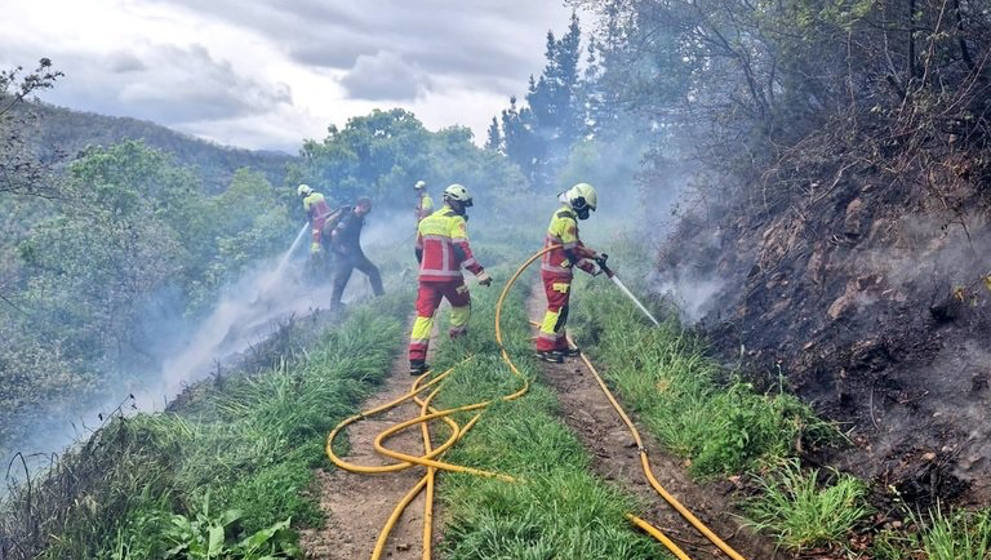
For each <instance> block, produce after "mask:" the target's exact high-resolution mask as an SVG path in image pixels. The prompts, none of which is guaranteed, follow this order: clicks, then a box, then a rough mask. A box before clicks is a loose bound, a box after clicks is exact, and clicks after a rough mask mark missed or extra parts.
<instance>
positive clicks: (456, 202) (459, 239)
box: [409, 184, 492, 375]
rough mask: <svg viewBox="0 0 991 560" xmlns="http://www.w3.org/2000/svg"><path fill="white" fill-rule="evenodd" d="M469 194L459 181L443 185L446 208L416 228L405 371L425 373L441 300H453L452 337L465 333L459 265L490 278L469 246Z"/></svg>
mask: <svg viewBox="0 0 991 560" xmlns="http://www.w3.org/2000/svg"><path fill="white" fill-rule="evenodd" d="M471 205H472V201H471V195H469V194H468V189H466V188H465V187H464V186H463V185H458V184H453V185H451V186H449V187H447V188H446V189H444V206H443V207H442V208H441V209H440V210H438V211H436V212H434V213H433V214H431V215H429V216H427V217H426V218H424V219H423V220H422V221H421V222H420V225H419V227H418V229H417V235H416V260H417V261H418V262H419V263H420V281H419V290H418V292H417V296H416V321H415V322H414V323H413V332H412V334H411V335H410V342H409V371H410V374H412V375H419V374H422V373H424V372H426V371H427V370H428V369H429V366H427V364H426V359H427V346H428V344H429V342H430V331H431V330H432V329H433V324H434V313H435V312H436V311H437V306H438V305H440V301H441V298H446V299H447V301H448V302H449V303H450V304H451V329H450V331H449V332H448V334H449V335H450V337H451V338H457V337H459V336H462V335H464V334H465V333H466V332H467V331H468V317H469V316H470V315H471V298H470V296H469V294H468V286H466V285H465V279H464V276H463V275H462V274H461V268H462V267H464V268H467V269H468V270H470V271H471V272H472V274H474V275H475V277H476V278H478V283H479V284H481V285H483V286H488V285H490V284H492V278H491V277H490V276H489V274H488V273H487V272H485V270H484V269H483V268H482V265H480V264H479V263H478V261H477V260H475V257H474V256H473V255H472V253H471V247H470V246H469V245H468V229H467V223H466V214H465V213H466V211H467V209H468V208H469V207H470V206H471Z"/></svg>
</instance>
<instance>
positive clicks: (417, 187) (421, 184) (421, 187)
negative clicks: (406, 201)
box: [413, 181, 427, 190]
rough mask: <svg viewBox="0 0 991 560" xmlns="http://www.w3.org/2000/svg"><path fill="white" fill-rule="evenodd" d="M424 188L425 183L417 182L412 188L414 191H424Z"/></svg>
mask: <svg viewBox="0 0 991 560" xmlns="http://www.w3.org/2000/svg"><path fill="white" fill-rule="evenodd" d="M426 187H427V182H426V181H417V182H416V184H415V185H413V188H414V189H416V190H421V189H425V188H426Z"/></svg>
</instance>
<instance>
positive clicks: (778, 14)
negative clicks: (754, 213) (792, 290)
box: [574, 0, 991, 206]
mask: <svg viewBox="0 0 991 560" xmlns="http://www.w3.org/2000/svg"><path fill="white" fill-rule="evenodd" d="M574 4H576V5H580V6H583V7H586V8H588V9H590V10H592V11H594V12H595V13H596V15H597V17H598V30H597V32H596V37H595V43H596V45H597V53H598V55H599V56H598V58H599V66H600V72H599V77H598V79H597V81H596V88H597V89H598V90H599V91H600V92H601V96H602V98H603V99H607V100H610V102H612V103H618V104H620V105H622V106H624V107H625V108H626V109H627V110H629V111H630V112H632V113H634V114H637V115H640V118H641V119H644V120H647V121H649V122H652V123H653V124H654V125H655V126H657V127H661V128H666V129H671V130H677V131H678V133H679V136H680V138H681V141H682V143H684V144H685V145H689V146H692V149H691V150H690V154H689V155H688V157H690V158H691V159H692V160H693V161H697V162H700V163H702V164H703V165H704V167H705V168H707V169H710V170H714V171H717V172H718V173H719V174H720V176H721V180H717V181H713V185H712V187H711V190H713V191H714V193H713V194H715V195H717V196H718V193H721V192H725V190H726V188H727V186H734V185H740V186H742V187H743V188H744V192H743V193H742V194H744V195H747V196H749V197H750V198H751V199H752V202H753V203H761V204H764V205H765V206H766V205H767V204H768V203H769V202H770V203H779V202H782V201H787V200H788V199H789V198H790V197H794V196H800V195H801V194H803V193H802V192H801V190H800V188H799V187H803V186H805V185H808V184H809V183H813V184H814V183H815V182H816V181H821V180H822V177H821V176H822V175H824V174H835V173H836V171H837V169H840V168H843V167H844V166H845V165H853V164H856V165H858V166H862V168H863V169H875V168H880V169H881V170H886V172H887V173H889V174H890V177H891V180H893V181H895V182H904V181H909V180H921V181H924V179H921V178H919V177H917V175H916V174H917V173H928V172H929V171H930V170H932V169H933V168H934V167H935V168H939V169H942V168H950V169H955V168H956V167H955V166H958V165H959V164H960V163H959V161H960V160H961V159H968V156H967V154H971V155H972V158H976V159H975V163H974V164H973V165H967V173H966V174H965V175H966V176H960V175H959V174H957V175H956V176H954V174H953V173H951V172H947V173H945V174H942V176H941V178H940V179H938V180H935V181H934V182H935V183H936V184H935V185H932V186H930V187H929V189H930V190H931V191H933V192H932V193H931V194H933V195H935V196H939V197H941V198H943V200H944V202H946V203H947V204H952V203H953V202H954V201H953V200H952V197H951V196H949V195H947V194H945V193H947V192H948V191H950V190H951V188H952V185H953V183H955V182H958V181H960V180H961V179H963V180H968V178H970V179H979V177H982V176H984V174H986V173H987V172H988V167H987V165H986V163H985V162H984V160H983V158H979V157H976V156H974V154H978V153H979V152H980V151H981V150H982V149H984V147H985V146H987V144H988V142H989V140H991V136H989V131H991V128H989V120H988V119H989V118H991V112H989V109H991V105H989V103H988V99H989V96H988V95H987V88H988V81H987V71H988V68H987V62H988V57H987V53H988V52H989V49H991V14H989V13H988V12H987V10H984V9H982V8H980V7H979V6H978V4H975V3H973V2H959V1H956V2H955V1H948V0H913V1H912V2H911V3H910V4H909V5H907V6H906V4H905V3H904V2H896V1H888V0H885V1H879V0H840V1H835V2H823V1H819V0H788V1H785V2H749V1H745V0H731V1H723V0H708V1H701V2H700V1H690V0H677V1H673V2H664V3H657V2H651V1H647V0H576V1H574ZM906 30H908V31H906ZM660 157H663V156H662V155H661V156H660ZM895 161H897V163H894V162H895ZM950 169H948V171H949V170H950ZM907 171H912V173H907ZM957 171H959V169H957ZM662 175H663V170H662V171H661V173H659V175H658V177H660V176H662ZM930 181H931V182H932V181H933V180H932V178H931V177H930ZM977 182H978V184H979V183H980V181H977ZM727 184H728V185H727ZM805 194H807V193H805Z"/></svg>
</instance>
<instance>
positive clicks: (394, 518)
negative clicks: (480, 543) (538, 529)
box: [326, 247, 745, 560]
mask: <svg viewBox="0 0 991 560" xmlns="http://www.w3.org/2000/svg"><path fill="white" fill-rule="evenodd" d="M554 248H555V247H548V248H545V249H543V250H541V251H539V252H537V253H536V254H534V255H533V256H531V257H530V258H529V259H527V260H526V261H525V262H524V263H523V264H522V265H520V267H519V268H518V269H517V270H516V272H515V273H514V274H513V276H512V277H511V278H510V279H509V281H508V282H506V285H505V286H504V287H503V290H502V292H501V293H500V295H499V299H498V302H497V303H496V308H495V335H496V342H497V343H498V344H499V350H500V354H501V355H502V359H503V361H504V362H505V363H506V365H507V366H508V367H509V369H510V371H511V372H512V373H513V375H515V376H516V377H518V378H520V380H521V381H522V382H523V384H522V387H521V388H520V389H519V390H517V391H516V392H514V393H512V394H509V395H504V396H502V397H500V398H499V399H490V400H487V401H482V402H478V403H473V404H468V405H464V406H460V407H455V408H450V409H445V410H437V409H435V408H434V407H432V406H430V402H431V401H432V400H433V398H434V397H436V395H437V394H438V393H439V392H440V389H441V387H440V386H439V385H440V383H441V381H443V380H444V379H446V378H447V377H448V376H449V375H450V374H451V373H452V372H453V371H454V370H455V369H456V367H457V366H455V367H454V368H451V369H448V370H447V371H445V372H443V373H441V374H440V375H437V376H436V377H434V378H432V379H430V380H429V381H427V382H426V383H423V384H422V385H421V383H422V382H423V381H424V380H426V379H427V378H428V377H430V375H431V373H430V372H428V373H426V374H424V375H422V376H420V377H418V378H417V379H416V381H415V382H414V383H413V386H412V388H411V390H410V391H409V392H408V393H406V394H404V395H402V396H400V397H398V398H396V399H393V400H392V401H390V402H388V403H385V404H383V405H380V406H377V407H374V408H372V409H370V410H366V411H363V412H361V413H359V414H356V415H354V416H351V417H350V418H347V419H345V420H343V421H342V422H341V423H340V424H338V425H337V426H336V427H334V429H333V430H331V432H330V433H329V434H328V436H327V442H326V453H327V456H328V457H329V458H330V460H331V462H333V463H334V464H335V465H337V466H338V467H340V468H342V469H344V470H347V471H351V472H356V473H364V474H378V473H386V472H395V471H401V470H404V469H407V468H410V467H412V466H414V465H419V466H422V467H425V468H426V474H424V476H423V477H422V478H420V480H419V481H418V482H417V483H416V484H414V485H413V487H412V488H410V490H409V491H408V492H407V493H406V495H405V496H403V498H402V499H401V500H400V501H399V503H398V504H396V507H395V508H394V509H393V511H392V513H391V514H390V516H389V519H388V520H387V521H386V523H385V525H384V526H383V527H382V530H381V531H380V532H379V536H378V540H377V541H376V544H375V549H374V551H373V552H372V556H371V558H372V560H379V559H380V558H381V557H382V554H383V551H384V549H385V545H386V542H387V541H388V537H389V534H390V533H391V532H392V529H393V527H394V526H395V524H396V523H397V522H398V520H399V518H400V516H401V515H402V513H403V511H404V510H405V509H406V507H407V506H408V505H409V504H410V503H411V502H412V501H413V500H414V499H415V498H416V497H417V495H419V493H420V492H422V491H423V490H424V489H426V491H427V496H426V501H425V504H424V517H423V519H424V524H423V556H422V557H423V559H424V560H429V559H430V557H431V544H432V542H431V541H432V532H433V531H432V525H433V493H434V481H435V476H436V471H437V470H438V469H440V470H446V471H451V472H462V473H467V474H472V475H475V476H482V477H487V478H498V479H500V480H504V481H506V482H517V480H516V479H514V478H513V477H511V476H508V475H505V474H500V473H494V472H490V471H484V470H481V469H475V468H472V467H467V466H463V465H456V464H453V463H448V462H445V461H441V460H439V459H440V458H441V457H442V456H443V455H444V453H445V452H446V451H447V450H448V449H450V448H451V447H452V446H453V445H454V444H455V443H457V442H458V440H460V439H461V438H462V437H464V435H465V433H467V432H468V430H470V429H471V428H472V427H473V426H474V425H475V424H476V423H477V422H478V420H479V418H481V412H476V414H475V415H474V416H473V417H472V418H471V419H470V420H469V421H468V422H467V423H466V424H465V425H464V427H461V426H459V425H458V424H457V422H455V421H454V420H453V419H452V418H450V416H451V415H453V414H456V413H459V412H469V411H481V410H483V409H484V408H486V407H487V406H488V405H490V404H492V403H493V402H495V401H496V400H504V401H511V400H514V399H517V398H519V397H521V396H523V395H524V394H526V392H527V391H528V390H529V381H528V380H527V379H526V376H524V375H523V374H522V372H520V370H519V368H517V367H516V364H515V363H513V361H512V359H511V358H510V357H509V352H508V351H507V350H506V347H505V344H504V343H503V337H502V326H501V319H502V308H503V304H504V303H505V300H506V297H507V295H508V294H509V290H510V289H511V288H512V287H513V285H514V284H515V283H516V281H517V280H518V279H519V277H520V276H521V275H522V274H523V272H524V271H525V270H526V269H527V268H528V267H529V266H530V265H531V264H533V262H534V261H536V260H537V259H538V258H540V257H541V256H542V255H543V254H544V253H546V252H548V251H550V250H552V249H554ZM568 342H569V344H572V345H574V343H573V341H572V340H571V338H570V337H569V338H568ZM581 358H582V361H583V362H584V363H585V365H586V366H587V367H588V368H589V370H590V371H591V372H592V374H593V375H594V376H595V378H596V381H597V382H598V384H599V387H601V388H602V391H603V392H604V393H605V395H606V397H607V398H608V399H609V402H610V404H612V406H613V408H614V409H615V410H616V412H617V413H618V414H619V415H620V417H621V418H622V419H623V422H624V423H625V424H626V426H627V428H629V430H630V433H631V434H632V436H633V439H634V441H635V442H636V444H637V448H638V450H639V452H640V464H641V467H642V468H643V471H644V475H645V476H646V477H647V480H648V482H649V483H650V485H651V486H652V487H653V488H654V490H655V491H657V493H658V494H660V496H661V497H662V498H664V500H665V501H666V502H667V503H668V504H670V505H671V506H672V507H673V508H674V509H675V510H676V511H678V513H679V514H681V515H682V517H684V518H685V520H687V521H688V522H689V523H691V524H692V526H693V527H695V528H696V529H697V530H698V531H699V532H700V533H701V534H702V535H703V536H705V537H706V538H707V539H708V540H709V541H710V542H712V543H713V544H714V545H715V546H717V547H718V548H719V549H720V550H722V551H723V552H724V553H726V554H727V555H728V556H729V557H730V558H732V559H733V560H745V559H744V558H743V556H741V555H740V554H738V553H737V552H736V551H734V550H733V549H732V548H730V546H729V545H728V544H726V543H725V542H723V540H722V539H720V538H719V537H718V536H717V535H716V534H715V533H713V532H712V531H711V530H710V529H709V528H708V527H706V526H705V525H704V524H703V523H702V522H701V521H700V520H699V519H698V518H697V517H695V516H694V515H693V514H692V513H691V512H690V511H689V510H688V509H687V508H685V507H684V506H683V505H682V504H681V503H680V502H679V501H678V500H677V499H675V498H674V496H672V495H671V494H670V493H668V492H667V491H666V490H665V489H664V487H663V486H661V484H660V482H658V481H657V478H656V477H655V476H654V474H653V471H652V470H651V468H650V463H649V461H648V459H647V452H646V449H645V448H644V446H643V441H642V440H641V438H640V433H639V431H637V429H636V427H635V426H634V425H633V422H631V421H630V419H629V416H627V414H626V412H625V411H624V410H623V408H622V407H621V406H620V405H619V402H618V401H617V400H616V398H615V397H614V396H613V395H612V393H611V392H610V391H609V388H608V387H607V386H606V384H605V382H604V381H603V380H602V377H601V376H600V375H599V372H598V371H597V370H596V369H595V366H593V365H592V362H591V361H590V360H589V359H588V357H587V356H586V355H585V354H584V353H582V354H581ZM469 359H470V358H469ZM430 388H433V390H432V391H431V392H430V393H429V394H427V396H426V397H424V398H422V399H421V398H420V396H419V395H420V394H421V393H423V392H424V391H426V390H427V389H430ZM407 401H413V402H414V403H416V404H417V405H419V407H420V415H419V416H418V417H416V418H412V419H410V420H406V421H403V422H399V423H397V424H395V425H393V426H391V427H389V428H387V429H386V430H384V431H383V432H381V433H380V434H378V436H376V438H375V441H374V447H375V450H376V451H377V452H378V453H379V454H380V455H383V456H385V457H389V458H391V459H395V460H396V462H395V463H391V464H388V465H357V464H354V463H349V462H347V461H345V460H343V459H342V458H341V457H339V456H338V455H337V454H336V453H335V452H334V448H333V444H334V439H335V438H336V437H337V435H338V434H339V433H340V432H341V431H342V430H343V429H344V428H345V427H347V426H349V425H351V424H353V423H356V422H358V421H361V420H364V419H366V418H368V417H370V416H373V415H375V414H379V413H382V412H385V411H387V410H390V409H392V408H395V407H396V406H399V405H401V404H403V403H404V402H407ZM437 419H440V420H442V421H443V422H444V423H445V424H446V425H447V426H448V428H449V429H450V431H451V433H450V435H449V436H448V439H447V440H446V441H445V442H444V443H443V444H441V445H440V446H438V447H436V448H434V447H433V443H432V441H431V436H430V428H429V423H430V422H431V421H433V420H437ZM415 425H419V426H420V432H421V436H422V439H423V447H424V454H423V455H422V456H419V457H417V456H413V455H409V454H407V453H401V452H398V451H394V450H391V449H388V448H386V447H385V445H384V442H385V441H386V440H388V439H389V438H391V437H393V436H395V435H396V434H398V433H399V432H401V431H403V430H405V429H407V428H409V427H412V426H415ZM626 517H627V519H629V520H630V522H631V523H633V524H634V525H636V526H637V527H639V528H640V529H642V530H643V531H645V532H647V533H648V534H649V535H651V536H652V537H654V538H655V539H657V540H658V541H659V542H660V543H661V544H663V545H664V546H665V547H666V548H667V549H668V550H670V551H671V552H672V553H673V554H674V555H675V556H676V557H677V558H679V560H691V559H690V558H689V556H688V555H686V554H685V553H684V551H682V550H681V549H680V548H679V547H678V545H677V544H675V543H674V542H673V541H671V539H669V538H668V537H667V536H665V535H664V534H663V533H662V532H661V531H660V530H659V529H657V528H655V527H653V526H652V525H650V523H648V522H647V521H645V520H643V519H641V518H639V517H637V516H635V515H633V514H627V516H626Z"/></svg>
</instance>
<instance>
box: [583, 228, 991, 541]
mask: <svg viewBox="0 0 991 560" xmlns="http://www.w3.org/2000/svg"><path fill="white" fill-rule="evenodd" d="M606 249H613V251H610V252H611V253H613V252H614V253H615V255H616V257H617V258H615V259H614V260H615V262H616V264H617V266H618V267H622V272H623V275H622V278H623V280H624V282H626V283H627V284H628V285H630V287H631V288H632V289H633V291H634V292H635V293H638V294H647V293H648V291H647V290H646V288H645V285H646V282H645V280H644V279H645V278H646V277H647V273H648V271H647V270H644V269H636V268H635V267H631V266H629V265H630V263H644V262H651V259H650V258H649V255H643V254H639V253H637V252H636V250H635V249H634V248H633V247H632V245H631V244H627V243H623V242H620V243H618V246H617V247H609V248H606ZM576 293H577V297H576V300H577V305H575V306H574V308H573V314H572V318H573V319H572V325H573V329H572V331H573V333H574V334H575V336H576V338H577V339H578V341H579V343H580V344H584V345H585V348H586V350H588V351H589V353H590V354H591V355H592V356H593V358H594V359H596V360H598V361H600V362H601V363H602V364H603V365H604V366H605V367H604V368H603V370H604V375H605V376H606V378H607V380H608V381H609V383H610V384H611V385H613V386H614V387H615V388H616V389H618V392H619V394H620V395H621V398H622V400H623V402H624V403H626V404H627V405H629V406H630V407H631V409H632V410H633V412H634V413H635V414H636V415H637V417H638V418H639V420H640V421H641V422H643V423H644V424H645V425H646V427H647V429H648V431H649V432H650V433H652V434H653V435H654V436H655V437H656V438H657V439H658V440H659V441H660V442H661V443H662V444H663V445H664V446H665V447H667V448H668V449H669V450H670V451H672V452H674V453H675V454H677V455H678V456H680V457H683V458H684V459H685V461H686V464H687V465H688V469H689V472H690V473H691V474H692V475H693V476H695V477H696V478H700V479H707V478H711V477H719V476H732V475H744V476H745V477H747V478H749V479H751V480H753V481H754V485H753V486H754V489H755V492H754V493H753V496H752V497H748V498H742V499H741V506H742V508H743V510H744V515H745V516H746V518H747V519H748V521H749V523H750V524H751V525H752V526H754V527H755V528H757V529H759V530H761V531H763V532H765V533H767V534H769V535H770V536H772V537H773V538H774V539H775V540H776V541H777V542H778V543H779V544H780V545H781V546H783V547H784V548H786V549H789V550H793V551H802V550H809V549H812V548H817V547H825V548H832V549H834V550H838V551H844V550H845V551H846V552H847V553H849V554H850V555H852V557H865V558H882V559H886V560H908V559H913V560H914V559H917V558H931V559H934V560H949V559H950V558H956V559H963V560H971V559H973V560H976V559H985V558H988V554H989V551H991V521H989V520H991V515H989V513H988V512H987V511H982V512H955V513H949V514H947V513H944V512H941V511H935V512H931V513H929V514H925V515H920V514H917V513H912V512H904V514H903V515H904V519H903V520H902V526H903V528H902V529H900V530H890V529H889V530H885V531H881V532H880V533H878V534H876V535H874V537H875V538H874V542H873V543H872V545H871V546H870V548H869V549H867V550H863V551H852V550H849V549H848V546H849V544H850V537H851V535H852V532H853V531H854V530H855V528H858V527H859V528H861V529H864V530H867V531H870V530H871V529H870V528H869V527H868V526H867V521H868V517H869V516H870V514H871V513H872V509H871V507H870V505H869V504H868V503H867V495H868V486H867V484H866V483H864V482H863V481H860V480H858V479H856V478H854V477H852V476H850V475H847V474H844V473H838V472H835V471H832V470H819V469H806V468H801V467H800V454H801V453H800V446H803V445H804V446H809V445H817V444H822V443H828V442H830V441H836V440H837V436H838V435H839V434H838V432H837V431H836V429H835V428H834V427H831V426H829V425H828V424H825V423H824V422H822V421H821V420H819V419H817V418H816V417H815V415H814V413H813V412H812V410H811V409H810V408H809V407H807V406H806V405H804V404H803V403H801V402H800V401H799V400H798V399H797V398H796V397H794V396H793V395H789V394H788V393H786V392H785V391H784V388H783V386H782V385H783V384H782V385H779V386H778V387H777V388H776V390H774V391H772V392H769V393H761V392H758V391H756V390H755V389H754V387H753V386H752V385H751V384H749V383H747V382H746V380H745V375H742V374H741V373H740V372H733V371H727V370H726V368H724V367H721V366H720V365H719V364H718V363H717V362H716V361H715V360H714V359H713V358H712V357H710V356H709V354H708V353H707V348H706V345H705V341H704V340H702V339H700V338H699V337H698V336H697V335H694V334H692V333H689V332H686V330H685V329H684V328H683V326H682V325H681V324H679V322H678V320H677V318H676V314H674V313H672V310H670V309H667V310H664V309H659V308H657V306H655V309H656V311H657V314H658V315H660V316H662V317H663V318H664V321H663V323H662V325H661V327H660V328H652V327H651V326H650V325H649V324H648V323H647V322H646V321H645V320H644V319H643V318H642V317H641V316H640V315H639V312H638V311H637V310H636V309H635V308H634V307H633V306H632V305H630V304H629V303H628V302H627V301H626V300H625V298H624V297H623V296H622V295H621V294H620V293H619V292H618V290H616V289H615V288H614V287H613V286H612V285H611V284H610V283H609V282H608V281H606V280H604V279H601V278H597V279H589V278H588V277H586V276H582V278H581V279H580V280H578V282H577V283H576ZM654 303H656V302H654ZM806 448H807V447H806ZM905 527H912V530H911V531H909V532H906V531H905V529H904V528H905ZM860 540H861V541H863V539H860Z"/></svg>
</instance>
